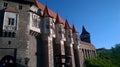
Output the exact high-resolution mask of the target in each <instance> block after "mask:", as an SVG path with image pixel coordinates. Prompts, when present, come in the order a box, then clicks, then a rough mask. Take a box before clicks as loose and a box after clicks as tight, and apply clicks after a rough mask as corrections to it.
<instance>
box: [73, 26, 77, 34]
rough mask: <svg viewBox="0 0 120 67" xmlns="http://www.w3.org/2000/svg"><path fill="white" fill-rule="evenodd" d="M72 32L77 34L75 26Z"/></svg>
mask: <svg viewBox="0 0 120 67" xmlns="http://www.w3.org/2000/svg"><path fill="white" fill-rule="evenodd" d="M72 32H73V33H77V30H76V28H75V26H74V25H73V27H72Z"/></svg>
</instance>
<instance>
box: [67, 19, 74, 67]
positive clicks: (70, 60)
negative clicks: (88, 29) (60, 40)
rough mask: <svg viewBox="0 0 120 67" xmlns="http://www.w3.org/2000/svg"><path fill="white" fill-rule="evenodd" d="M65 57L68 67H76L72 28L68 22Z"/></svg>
mask: <svg viewBox="0 0 120 67" xmlns="http://www.w3.org/2000/svg"><path fill="white" fill-rule="evenodd" d="M65 37H66V41H65V55H66V67H75V59H74V51H73V43H74V42H73V38H72V28H71V27H70V25H69V23H68V21H67V20H66V22H65Z"/></svg>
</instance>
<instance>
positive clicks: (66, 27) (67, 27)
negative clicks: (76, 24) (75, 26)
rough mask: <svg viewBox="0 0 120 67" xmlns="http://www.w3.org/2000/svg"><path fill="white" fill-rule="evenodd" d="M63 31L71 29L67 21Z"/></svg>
mask: <svg viewBox="0 0 120 67" xmlns="http://www.w3.org/2000/svg"><path fill="white" fill-rule="evenodd" d="M65 29H71V27H70V25H69V23H68V21H67V20H66V21H65Z"/></svg>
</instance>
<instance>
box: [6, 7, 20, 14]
mask: <svg viewBox="0 0 120 67" xmlns="http://www.w3.org/2000/svg"><path fill="white" fill-rule="evenodd" d="M5 11H7V12H15V13H18V12H19V10H17V9H16V8H13V7H7V8H6V9H5Z"/></svg>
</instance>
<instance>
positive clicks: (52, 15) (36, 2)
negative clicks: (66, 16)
mask: <svg viewBox="0 0 120 67" xmlns="http://www.w3.org/2000/svg"><path fill="white" fill-rule="evenodd" d="M34 5H35V6H37V7H38V8H39V9H41V10H43V11H45V6H44V5H42V4H41V3H39V2H38V1H37V0H34ZM47 12H48V15H49V16H51V17H53V18H57V17H56V16H57V14H56V13H55V12H53V11H52V10H50V9H49V8H48V9H47ZM45 14H46V13H45ZM59 18H60V21H61V22H62V23H64V20H63V19H62V18H61V17H60V16H59Z"/></svg>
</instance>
